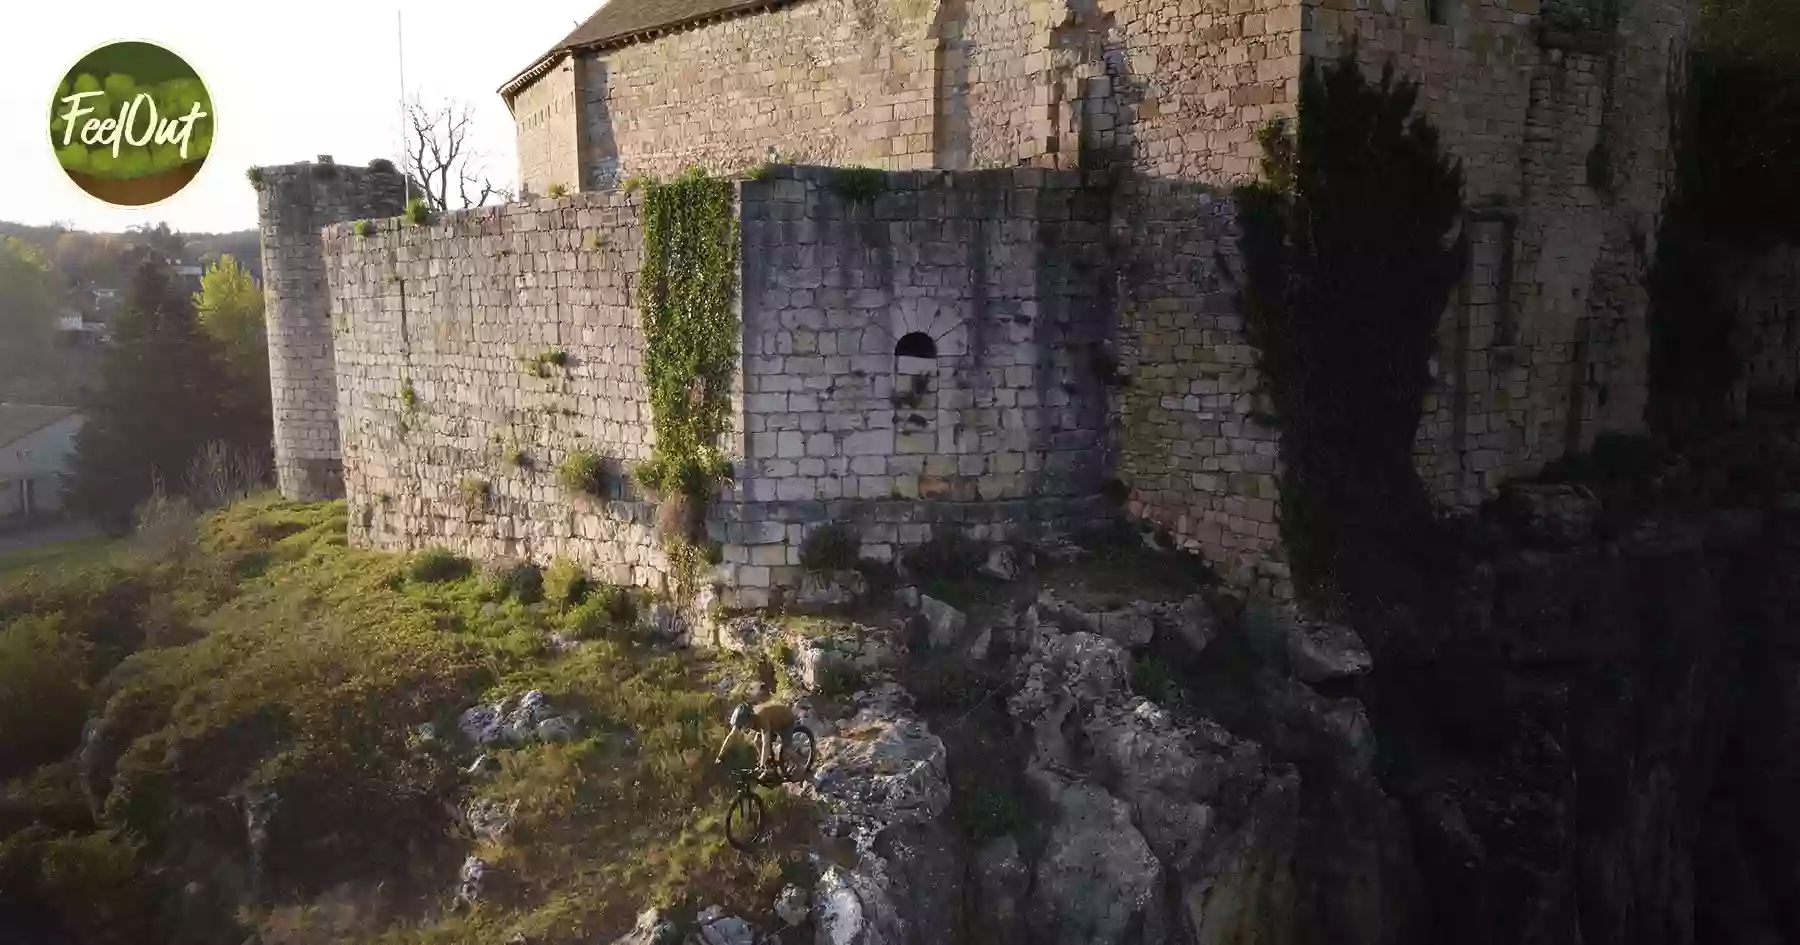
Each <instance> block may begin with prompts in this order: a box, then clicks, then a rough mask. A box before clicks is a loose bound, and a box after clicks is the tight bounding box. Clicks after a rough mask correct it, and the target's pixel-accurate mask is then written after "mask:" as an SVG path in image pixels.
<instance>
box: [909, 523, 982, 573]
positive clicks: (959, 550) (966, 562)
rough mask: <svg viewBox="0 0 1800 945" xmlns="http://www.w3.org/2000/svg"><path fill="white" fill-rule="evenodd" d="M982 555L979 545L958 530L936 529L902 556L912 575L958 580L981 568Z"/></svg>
mask: <svg viewBox="0 0 1800 945" xmlns="http://www.w3.org/2000/svg"><path fill="white" fill-rule="evenodd" d="M985 558H986V555H985V554H984V553H983V552H982V550H981V546H980V545H979V544H977V543H975V542H974V541H971V540H970V539H969V537H968V536H967V535H964V534H963V533H962V532H960V531H953V530H950V529H938V530H936V531H933V532H932V535H931V538H930V540H928V541H926V542H925V543H924V544H921V545H916V546H914V547H912V548H909V549H907V551H906V553H905V554H904V555H903V556H902V560H903V561H904V562H905V564H906V567H907V569H908V570H909V571H911V572H912V573H913V575H914V576H915V577H916V578H919V579H924V580H933V579H940V580H948V581H957V580H962V579H965V578H967V577H969V576H970V575H972V574H974V573H975V570H976V569H977V568H979V567H981V564H982V562H983V561H984V560H985Z"/></svg>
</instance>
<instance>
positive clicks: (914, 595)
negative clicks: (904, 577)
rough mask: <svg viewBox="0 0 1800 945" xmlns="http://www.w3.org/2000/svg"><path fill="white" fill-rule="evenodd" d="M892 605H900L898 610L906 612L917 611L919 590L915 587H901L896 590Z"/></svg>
mask: <svg viewBox="0 0 1800 945" xmlns="http://www.w3.org/2000/svg"><path fill="white" fill-rule="evenodd" d="M894 603H896V604H898V605H900V608H901V609H902V610H905V611H907V612H911V611H915V610H918V609H919V589H918V588H916V587H911V586H908V587H902V588H900V589H899V590H896V591H895V592H894Z"/></svg>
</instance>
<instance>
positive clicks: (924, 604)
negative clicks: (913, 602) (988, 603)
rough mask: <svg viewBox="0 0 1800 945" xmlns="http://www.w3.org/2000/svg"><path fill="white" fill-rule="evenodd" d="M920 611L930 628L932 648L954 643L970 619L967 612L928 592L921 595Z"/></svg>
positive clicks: (944, 646)
mask: <svg viewBox="0 0 1800 945" xmlns="http://www.w3.org/2000/svg"><path fill="white" fill-rule="evenodd" d="M919 613H920V615H921V616H923V617H924V618H925V625H926V626H927V627H929V628H930V633H931V636H930V642H931V648H932V649H944V648H946V647H949V646H951V645H952V644H954V643H955V642H956V638H957V637H958V636H960V635H961V634H962V631H963V627H964V626H965V625H967V623H968V621H969V617H968V615H967V614H965V613H963V612H962V611H960V610H957V609H956V608H955V607H952V606H950V605H949V604H946V603H944V602H943V601H941V600H938V599H937V598H935V597H932V596H930V595H927V594H920V595H919Z"/></svg>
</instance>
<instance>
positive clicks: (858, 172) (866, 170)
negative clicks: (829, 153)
mask: <svg viewBox="0 0 1800 945" xmlns="http://www.w3.org/2000/svg"><path fill="white" fill-rule="evenodd" d="M831 190H832V192H833V193H835V194H837V195H838V196H840V197H843V198H844V199H846V200H850V201H854V202H856V203H868V202H869V201H871V200H874V199H875V198H876V197H878V196H880V195H881V194H882V192H883V191H885V190H887V174H886V173H885V172H883V171H881V170H880V169H878V168H873V167H843V168H838V169H837V170H834V171H832V172H831Z"/></svg>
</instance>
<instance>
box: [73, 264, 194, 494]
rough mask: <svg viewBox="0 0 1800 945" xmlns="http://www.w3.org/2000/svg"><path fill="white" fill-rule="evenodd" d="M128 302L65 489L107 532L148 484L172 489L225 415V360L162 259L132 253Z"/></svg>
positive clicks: (180, 482)
mask: <svg viewBox="0 0 1800 945" xmlns="http://www.w3.org/2000/svg"><path fill="white" fill-rule="evenodd" d="M126 299H127V304H126V307H125V312H124V313H123V314H122V315H121V316H120V318H119V319H118V321H117V324H116V325H115V326H114V334H113V337H114V342H115V343H114V346H113V348H112V349H111V350H110V351H108V352H107V355H106V361H105V366H104V371H103V374H102V378H101V382H100V383H99V384H98V385H97V386H96V387H95V388H94V389H93V390H92V391H91V392H90V393H89V396H88V397H87V403H86V404H85V405H84V406H85V412H86V416H87V419H86V424H85V425H84V426H83V427H82V430H81V433H80V435H79V436H78V438H77V440H76V449H75V464H74V466H75V469H74V475H73V477H72V479H73V481H72V483H71V492H72V495H73V497H74V501H75V503H76V504H77V505H78V507H80V508H81V509H82V510H83V511H84V512H85V513H87V514H88V515H89V516H91V517H93V518H94V519H95V520H96V521H98V522H100V523H102V524H104V525H106V526H108V527H112V528H123V527H125V526H126V525H128V524H129V523H130V521H131V513H132V510H133V509H134V508H135V507H136V506H137V505H138V503H140V502H142V501H143V500H145V499H147V498H149V497H150V495H151V493H152V491H153V489H154V488H155V487H156V485H158V484H160V485H161V486H162V488H164V489H165V490H167V491H168V492H170V493H175V492H179V491H180V490H181V489H182V488H183V483H184V477H185V475H186V472H187V469H188V465H189V463H190V462H192V460H193V458H194V456H195V455H197V454H198V453H199V452H200V449H201V447H202V446H203V445H205V444H206V443H207V442H208V441H209V440H212V439H217V438H218V437H219V432H220V424H221V421H222V419H223V418H224V411H223V409H222V403H221V392H220V385H221V381H222V380H223V379H224V378H225V376H226V372H225V367H224V364H223V359H222V357H221V356H220V354H219V352H218V350H217V344H216V342H214V341H213V340H212V339H211V338H209V337H207V335H206V334H205V333H204V332H202V331H201V330H200V325H199V321H198V319H197V318H196V317H195V315H194V307H193V303H192V299H191V298H189V295H188V294H187V293H184V292H182V291H180V290H179V289H178V288H176V286H175V284H174V282H173V280H172V279H171V278H170V274H169V272H168V267H167V265H166V264H165V263H164V262H163V260H162V259H161V258H160V257H157V256H155V255H153V254H147V255H144V256H142V257H140V260H139V261H138V263H137V268H136V270H135V272H134V273H133V276H132V282H131V287H130V289H129V290H128V293H127V296H126Z"/></svg>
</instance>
